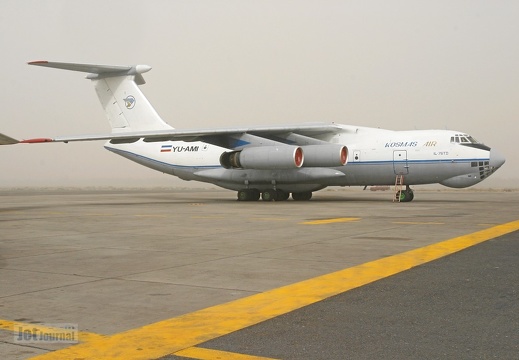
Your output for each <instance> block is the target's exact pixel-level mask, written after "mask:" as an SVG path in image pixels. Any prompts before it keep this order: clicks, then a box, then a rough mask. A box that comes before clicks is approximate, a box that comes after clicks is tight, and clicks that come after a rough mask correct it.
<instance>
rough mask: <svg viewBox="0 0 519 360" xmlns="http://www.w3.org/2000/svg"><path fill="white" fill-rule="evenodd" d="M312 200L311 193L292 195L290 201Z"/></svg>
mask: <svg viewBox="0 0 519 360" xmlns="http://www.w3.org/2000/svg"><path fill="white" fill-rule="evenodd" d="M311 198H312V192H311V191H305V192H298V193H292V199H294V200H295V201H308V200H310V199H311Z"/></svg>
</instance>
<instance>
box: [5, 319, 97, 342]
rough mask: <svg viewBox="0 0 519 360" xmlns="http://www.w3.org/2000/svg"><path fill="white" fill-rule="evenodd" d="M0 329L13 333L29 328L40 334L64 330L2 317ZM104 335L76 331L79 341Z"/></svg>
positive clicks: (90, 339) (56, 332) (95, 338)
mask: <svg viewBox="0 0 519 360" xmlns="http://www.w3.org/2000/svg"><path fill="white" fill-rule="evenodd" d="M0 329H3V330H7V331H10V332H12V333H14V334H16V333H18V332H19V331H20V329H21V330H22V331H24V330H30V331H32V332H35V333H38V334H42V333H45V334H59V333H61V332H63V331H64V329H61V328H55V327H49V326H43V325H41V324H29V323H23V322H20V321H11V320H2V319H0ZM104 337H105V336H104V335H99V334H95V333H91V332H86V331H79V332H78V340H79V341H80V342H87V341H92V340H97V339H101V338H104Z"/></svg>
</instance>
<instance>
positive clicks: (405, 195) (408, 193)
mask: <svg viewBox="0 0 519 360" xmlns="http://www.w3.org/2000/svg"><path fill="white" fill-rule="evenodd" d="M413 199H414V192H413V190H412V189H411V188H410V187H409V185H406V187H405V190H399V191H397V192H396V194H395V201H397V202H409V201H412V200H413Z"/></svg>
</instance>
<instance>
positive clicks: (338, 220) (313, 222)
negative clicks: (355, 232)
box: [299, 217, 360, 225]
mask: <svg viewBox="0 0 519 360" xmlns="http://www.w3.org/2000/svg"><path fill="white" fill-rule="evenodd" d="M358 220H360V218H356V217H344V218H332V219H322V220H311V221H304V222H301V223H299V224H301V225H325V224H334V223H343V222H350V221H358Z"/></svg>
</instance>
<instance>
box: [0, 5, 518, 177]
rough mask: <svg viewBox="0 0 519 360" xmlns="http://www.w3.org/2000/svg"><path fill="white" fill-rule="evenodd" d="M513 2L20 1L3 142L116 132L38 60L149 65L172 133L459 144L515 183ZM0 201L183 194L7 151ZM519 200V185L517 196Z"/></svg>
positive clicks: (12, 14)
mask: <svg viewBox="0 0 519 360" xmlns="http://www.w3.org/2000/svg"><path fill="white" fill-rule="evenodd" d="M518 19H519V1H516V0H511V1H499V0H496V1H473V0H470V1H468V0H467V1H456V0H445V1H416V0H409V1H403V0H396V1H387V0H380V1H304V0H297V1H279V0H276V1H259V0H254V1H245V0H235V1H217V0H211V1H196V0H185V1H170V0H168V1H166V0H164V1H131V0H125V1H119V0H112V1H99V0H90V1H88V2H84V1H81V2H80V1H71V0H55V1H41V0H39V1H36V0H33V1H28V0H24V1H19V0H3V1H2V5H1V11H0V45H1V47H0V49H1V51H2V58H1V59H2V60H1V62H2V65H3V66H2V70H1V71H0V99H1V100H0V101H1V106H2V116H1V120H0V132H2V133H5V134H7V135H10V136H13V137H16V138H31V137H54V136H57V135H75V134H96V133H105V132H108V131H109V126H108V123H107V121H106V120H105V115H104V113H103V111H102V109H101V106H100V104H99V102H98V100H97V96H96V94H95V92H94V90H93V86H92V84H91V82H90V81H89V80H85V79H84V74H81V73H76V72H68V71H58V70H54V69H44V68H38V67H31V66H28V65H26V62H27V61H31V60H52V61H64V62H84V63H102V64H119V65H126V64H130V65H131V64H148V65H151V66H152V67H153V70H152V71H151V72H149V73H147V74H144V77H145V79H146V81H147V84H146V85H144V86H143V87H142V90H143V92H144V93H145V95H146V96H147V97H148V99H149V100H150V101H151V102H152V104H153V105H154V106H155V108H156V110H157V111H158V112H159V114H160V115H161V116H162V117H163V118H164V120H166V121H167V122H169V123H170V124H171V125H173V126H174V127H177V128H195V127H228V126H234V125H260V124H265V125H266V124H280V123H282V124H288V123H298V122H315V121H325V122H332V121H333V122H337V123H343V124H355V125H361V126H373V127H381V128H389V129H395V130H401V129H431V128H434V129H437V128H440V129H444V128H448V129H454V130H460V131H463V132H467V133H469V134H471V135H472V136H474V137H475V138H477V139H479V140H480V141H483V142H484V143H486V144H487V145H490V146H493V147H496V148H498V149H499V150H500V151H501V152H503V153H504V154H505V156H506V157H507V163H506V164H505V165H504V166H503V168H501V169H500V170H499V171H498V172H497V173H496V174H494V175H493V176H492V178H490V179H489V180H488V181H486V182H483V183H482V185H483V187H485V186H498V185H499V184H506V186H511V184H516V183H519V157H518V156H517V147H518V145H517V144H518V141H517V136H518V135H517V134H518V133H519V121H518V120H519V41H518V38H519V20H518ZM0 169H1V173H0V174H1V175H0V187H5V186H8V187H10V186H49V185H55V186H78V185H91V186H98V185H113V186H164V185H169V184H182V183H181V182H180V181H179V180H174V179H175V178H174V177H171V176H167V175H163V174H161V173H159V172H155V171H153V170H150V169H147V168H145V167H142V166H140V165H137V164H135V163H132V162H130V161H128V160H125V159H123V158H121V157H119V156H116V155H114V154H112V153H110V152H108V151H106V150H104V148H103V142H88V143H71V144H42V145H23V146H22V145H18V146H3V147H1V148H0ZM518 186H519V185H518Z"/></svg>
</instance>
